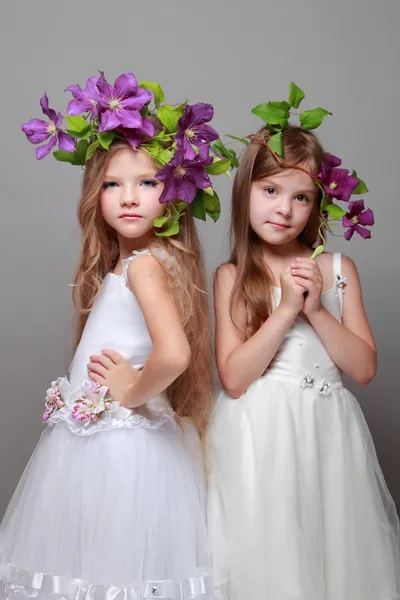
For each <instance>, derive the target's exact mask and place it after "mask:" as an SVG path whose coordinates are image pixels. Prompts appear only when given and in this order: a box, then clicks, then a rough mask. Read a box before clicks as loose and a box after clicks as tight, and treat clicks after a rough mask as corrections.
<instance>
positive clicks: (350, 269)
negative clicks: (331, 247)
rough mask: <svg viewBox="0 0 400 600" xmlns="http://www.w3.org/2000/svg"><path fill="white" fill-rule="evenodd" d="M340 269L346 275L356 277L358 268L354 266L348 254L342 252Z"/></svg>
mask: <svg viewBox="0 0 400 600" xmlns="http://www.w3.org/2000/svg"><path fill="white" fill-rule="evenodd" d="M342 271H343V274H344V275H346V277H354V276H356V277H357V279H358V269H357V267H356V263H355V262H354V260H353V259H352V258H350V256H346V254H342Z"/></svg>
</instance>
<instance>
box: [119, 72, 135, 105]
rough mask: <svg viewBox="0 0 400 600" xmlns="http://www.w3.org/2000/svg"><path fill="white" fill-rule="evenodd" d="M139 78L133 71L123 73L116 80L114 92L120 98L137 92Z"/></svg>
mask: <svg viewBox="0 0 400 600" xmlns="http://www.w3.org/2000/svg"><path fill="white" fill-rule="evenodd" d="M136 91H137V79H136V77H135V75H134V74H133V73H123V74H122V75H120V76H119V77H117V79H116V80H115V82H114V93H115V94H116V96H117V97H118V98H121V99H124V98H127V96H130V95H131V94H136Z"/></svg>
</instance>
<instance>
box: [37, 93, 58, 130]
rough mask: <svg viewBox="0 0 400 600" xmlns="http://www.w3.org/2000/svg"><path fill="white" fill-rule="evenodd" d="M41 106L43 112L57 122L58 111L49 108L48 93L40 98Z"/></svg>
mask: <svg viewBox="0 0 400 600" xmlns="http://www.w3.org/2000/svg"><path fill="white" fill-rule="evenodd" d="M40 106H41V107H42V111H43V114H45V115H46V117H49V119H51V120H52V121H53V123H55V122H56V118H57V115H56V111H55V110H53V109H52V108H49V99H48V97H47V94H46V93H45V94H44V95H43V96H42V97H41V98H40Z"/></svg>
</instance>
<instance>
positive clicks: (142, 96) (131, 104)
mask: <svg viewBox="0 0 400 600" xmlns="http://www.w3.org/2000/svg"><path fill="white" fill-rule="evenodd" d="M151 99H152V95H151V94H150V92H148V91H147V90H144V89H143V88H139V89H138V91H137V94H136V96H130V97H129V98H125V99H124V100H122V106H123V107H124V108H128V109H135V110H142V108H143V106H144V105H145V104H147V102H150V100H151Z"/></svg>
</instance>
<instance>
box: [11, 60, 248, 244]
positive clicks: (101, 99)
mask: <svg viewBox="0 0 400 600" xmlns="http://www.w3.org/2000/svg"><path fill="white" fill-rule="evenodd" d="M66 91H69V92H70V93H71V94H72V96H73V99H71V100H70V102H69V103H68V106H67V110H66V113H67V114H66V117H65V120H66V121H67V128H66V129H63V128H62V125H63V121H64V117H63V115H62V114H61V113H56V112H55V111H54V110H53V109H51V108H49V102H48V98H47V95H46V94H44V96H43V97H42V98H41V100H40V106H41V107H42V111H43V113H44V115H45V116H46V117H47V118H48V119H49V120H48V121H44V120H42V119H31V120H30V121H28V122H27V123H24V124H23V125H22V127H21V128H22V131H23V132H24V133H25V134H26V137H27V138H28V140H29V142H31V143H32V144H41V143H42V142H46V143H45V144H43V145H42V146H40V147H38V148H37V149H36V158H37V159H38V160H41V159H42V158H44V157H45V156H47V155H48V154H49V153H50V151H51V150H52V149H53V148H54V147H55V146H56V145H58V149H57V150H55V151H54V152H53V156H54V158H56V159H57V160H59V161H62V162H68V163H71V164H72V165H78V166H84V165H85V164H86V163H87V162H88V161H89V160H90V159H91V158H92V156H93V155H94V153H95V152H96V150H97V149H98V148H101V149H103V150H109V149H110V146H111V144H112V143H113V141H114V140H118V139H124V140H126V141H127V142H128V143H129V144H130V146H131V147H132V148H134V149H137V148H139V147H140V149H141V150H143V151H144V152H146V153H147V154H148V155H149V156H150V157H151V158H152V159H154V161H155V163H156V165H157V167H158V168H159V171H158V172H157V173H156V175H155V177H156V178H157V179H159V180H160V181H162V182H163V183H164V189H163V191H162V194H161V196H160V202H161V203H168V207H167V211H166V214H165V215H164V216H162V217H159V218H158V219H155V221H154V226H155V228H156V233H157V235H160V236H171V235H175V234H177V233H178V231H179V219H180V217H181V216H182V215H183V214H184V212H185V210H186V209H189V210H190V212H191V214H192V215H193V216H194V217H196V218H198V219H201V220H203V221H205V220H206V216H207V215H208V216H210V217H211V219H212V220H213V221H214V222H215V221H217V220H218V218H219V215H220V212H221V209H220V202H219V198H218V195H217V193H216V192H215V190H214V189H213V186H212V183H211V180H210V175H219V174H221V173H226V172H228V170H229V169H231V168H233V167H234V166H236V165H237V160H236V157H235V153H234V152H233V151H232V150H229V149H228V148H226V147H225V145H224V144H223V143H222V141H221V140H220V136H219V134H218V133H217V132H216V131H215V129H213V128H212V127H210V125H208V124H207V123H208V122H209V121H211V119H212V118H213V115H214V109H213V107H212V106H211V104H206V103H203V102H198V103H196V104H193V105H190V104H188V103H187V102H184V103H183V104H179V105H175V106H173V105H170V104H165V103H164V92H163V90H162V89H161V87H160V86H159V85H158V84H157V83H153V82H149V81H142V82H140V83H138V82H137V80H136V77H135V75H134V74H133V73H123V74H122V75H120V76H119V77H117V79H116V80H115V82H114V85H110V84H109V83H108V82H107V80H106V79H105V77H104V73H103V72H102V71H100V76H99V77H90V78H89V79H88V80H87V82H86V87H85V88H84V89H82V88H81V87H80V86H79V85H71V86H69V87H68V88H67V89H66ZM212 142H213V143H212Z"/></svg>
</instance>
